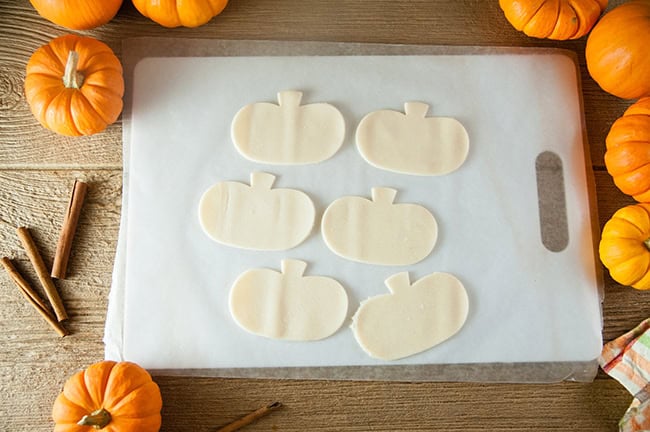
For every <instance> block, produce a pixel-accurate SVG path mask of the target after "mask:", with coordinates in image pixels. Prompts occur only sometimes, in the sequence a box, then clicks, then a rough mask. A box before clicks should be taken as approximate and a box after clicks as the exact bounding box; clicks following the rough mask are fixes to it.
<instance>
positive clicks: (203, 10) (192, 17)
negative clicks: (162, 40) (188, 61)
mask: <svg viewBox="0 0 650 432" xmlns="http://www.w3.org/2000/svg"><path fill="white" fill-rule="evenodd" d="M227 4H228V0H133V5H134V6H135V8H136V9H137V10H138V11H140V13H141V14H142V15H144V16H146V17H147V18H150V19H151V20H153V21H155V22H157V23H158V24H160V25H162V26H164V27H170V28H172V27H181V26H182V27H198V26H201V25H203V24H205V23H207V22H208V21H210V20H211V19H212V18H214V17H215V16H217V15H219V14H220V13H221V12H222V11H223V10H224V8H225V7H226V5H227Z"/></svg>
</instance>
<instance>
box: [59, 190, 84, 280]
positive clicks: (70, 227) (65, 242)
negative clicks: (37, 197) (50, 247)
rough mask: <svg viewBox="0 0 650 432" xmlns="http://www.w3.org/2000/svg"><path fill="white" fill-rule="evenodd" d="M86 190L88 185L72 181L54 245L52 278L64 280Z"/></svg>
mask: <svg viewBox="0 0 650 432" xmlns="http://www.w3.org/2000/svg"><path fill="white" fill-rule="evenodd" d="M87 190H88V185H87V184H86V183H84V182H82V181H81V180H75V181H74V185H73V186H72V193H71V195H70V202H69V203H68V208H67V210H66V212H65V217H64V218H63V226H62V227H61V234H60V235H59V242H58V243H57V245H56V253H55V254H54V262H53V263H52V273H51V274H52V277H53V278H57V279H65V275H66V270H67V268H68V259H69V258H70V251H71V250H72V239H74V235H75V232H76V231H77V222H79V215H80V214H81V207H82V206H83V203H84V198H85V197H86V191H87Z"/></svg>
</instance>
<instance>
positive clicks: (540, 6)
mask: <svg viewBox="0 0 650 432" xmlns="http://www.w3.org/2000/svg"><path fill="white" fill-rule="evenodd" d="M607 1H608V0H499V6H501V10H503V13H504V14H505V16H506V19H507V20H508V21H509V22H510V24H512V26H513V27H514V28H516V29H517V30H519V31H522V32H524V33H525V34H526V35H528V36H531V37H536V38H540V39H554V40H567V39H578V38H580V37H582V36H584V35H586V34H587V33H589V30H591V28H592V27H593V26H594V24H595V23H596V21H597V20H598V17H600V15H601V14H602V12H603V11H604V10H605V8H606V7H607Z"/></svg>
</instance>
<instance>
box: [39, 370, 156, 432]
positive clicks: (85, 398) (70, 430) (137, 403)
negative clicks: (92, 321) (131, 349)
mask: <svg viewBox="0 0 650 432" xmlns="http://www.w3.org/2000/svg"><path fill="white" fill-rule="evenodd" d="M161 408H162V398H161V396H160V389H159V388H158V385H157V384H156V383H155V382H153V381H152V380H151V376H150V375H149V373H147V371H146V370H144V369H143V368H141V367H140V366H138V365H136V364H134V363H129V362H119V363H116V362H113V361H102V362H99V363H95V364H93V365H91V366H89V367H88V368H87V369H86V370H83V371H80V372H77V373H76V374H75V375H73V376H72V377H70V379H69V380H68V381H67V382H66V383H65V385H64V386H63V392H62V393H61V394H59V396H58V397H57V398H56V401H55V402H54V406H53V408H52V417H53V419H54V423H55V426H54V432H88V431H91V430H92V427H94V428H95V429H101V430H106V431H107V432H156V431H158V430H159V429H160V424H161V416H160V410H161ZM104 428H105V429H104Z"/></svg>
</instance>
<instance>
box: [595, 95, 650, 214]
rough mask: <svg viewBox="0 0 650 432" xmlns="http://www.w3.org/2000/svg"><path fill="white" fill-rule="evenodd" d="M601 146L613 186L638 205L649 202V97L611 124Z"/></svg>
mask: <svg viewBox="0 0 650 432" xmlns="http://www.w3.org/2000/svg"><path fill="white" fill-rule="evenodd" d="M605 144H606V147H607V151H606V152H605V166H606V167H607V172H609V174H610V175H611V176H612V178H613V179H614V183H615V184H616V186H617V187H618V188H619V189H620V190H621V192H623V193H625V194H628V195H630V196H632V197H633V198H634V199H635V200H637V201H639V202H650V97H646V98H643V99H641V100H639V101H638V102H637V103H635V104H633V105H632V106H630V107H629V108H628V109H627V110H626V111H625V113H624V114H623V116H622V117H620V118H618V119H617V120H616V121H615V122H614V124H612V127H611V128H610V130H609V134H607V138H606V139H605Z"/></svg>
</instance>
